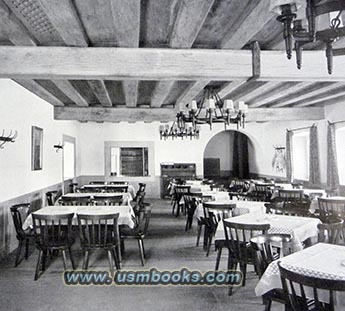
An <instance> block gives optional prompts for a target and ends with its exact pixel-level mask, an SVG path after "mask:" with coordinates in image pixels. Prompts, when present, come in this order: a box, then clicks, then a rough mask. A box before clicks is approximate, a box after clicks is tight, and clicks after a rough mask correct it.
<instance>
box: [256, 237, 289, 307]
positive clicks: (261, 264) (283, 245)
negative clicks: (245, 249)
mask: <svg viewBox="0 0 345 311" xmlns="http://www.w3.org/2000/svg"><path fill="white" fill-rule="evenodd" d="M291 240H292V236H291V235H290V234H265V235H259V236H256V237H253V238H251V239H250V244H251V246H252V248H253V249H254V250H255V251H256V272H257V273H258V275H259V278H261V277H262V275H263V274H264V272H265V270H266V269H267V267H268V266H269V264H270V263H271V262H272V261H274V260H278V259H279V258H281V257H283V256H286V255H289V254H291V253H292V245H291ZM262 300H263V303H264V305H265V311H269V310H271V305H272V301H276V302H279V303H282V304H284V305H285V310H288V307H289V299H288V297H287V296H286V295H285V294H284V291H283V290H282V289H273V290H271V291H269V292H267V293H265V294H264V295H263V296H262Z"/></svg>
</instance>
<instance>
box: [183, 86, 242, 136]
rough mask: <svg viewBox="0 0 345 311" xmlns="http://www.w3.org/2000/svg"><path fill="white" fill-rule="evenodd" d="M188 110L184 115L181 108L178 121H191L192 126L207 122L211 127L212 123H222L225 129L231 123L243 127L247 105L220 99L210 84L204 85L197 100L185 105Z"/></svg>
mask: <svg viewBox="0 0 345 311" xmlns="http://www.w3.org/2000/svg"><path fill="white" fill-rule="evenodd" d="M186 107H187V108H188V109H189V111H188V115H186V114H185V113H184V112H183V110H182V109H180V111H179V113H178V114H177V121H178V123H179V122H180V123H183V122H184V123H191V124H192V125H193V127H194V128H195V126H196V125H197V124H209V126H210V129H212V124H213V123H223V124H224V126H225V129H226V127H227V126H228V125H230V124H231V123H235V124H237V129H238V128H239V127H244V124H245V118H246V114H247V113H248V105H246V104H245V103H244V102H242V101H239V102H236V103H234V102H233V101H232V100H230V99H226V100H224V101H223V100H222V99H221V97H220V96H219V94H218V92H217V90H216V89H215V88H214V87H212V86H206V87H205V88H204V92H203V95H202V98H201V100H200V101H199V102H197V101H195V100H192V102H191V103H190V104H188V105H187V106H186Z"/></svg>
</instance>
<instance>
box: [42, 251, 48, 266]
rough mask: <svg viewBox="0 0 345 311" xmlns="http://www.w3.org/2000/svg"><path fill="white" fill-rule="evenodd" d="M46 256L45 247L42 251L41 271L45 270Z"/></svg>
mask: <svg viewBox="0 0 345 311" xmlns="http://www.w3.org/2000/svg"><path fill="white" fill-rule="evenodd" d="M47 256H48V250H46V249H45V250H44V251H43V252H42V271H45V270H46V263H47Z"/></svg>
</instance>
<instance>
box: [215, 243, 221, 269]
mask: <svg viewBox="0 0 345 311" xmlns="http://www.w3.org/2000/svg"><path fill="white" fill-rule="evenodd" d="M222 250H223V248H222V247H218V252H217V259H216V267H215V268H214V270H215V271H218V269H219V263H220V258H221V257H222Z"/></svg>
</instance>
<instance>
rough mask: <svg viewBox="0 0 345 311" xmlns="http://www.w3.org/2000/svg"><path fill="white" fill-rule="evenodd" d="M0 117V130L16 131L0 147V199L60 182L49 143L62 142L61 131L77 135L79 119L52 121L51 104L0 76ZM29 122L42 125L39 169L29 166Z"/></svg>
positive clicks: (55, 155) (57, 155)
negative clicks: (9, 140)
mask: <svg viewBox="0 0 345 311" xmlns="http://www.w3.org/2000/svg"><path fill="white" fill-rule="evenodd" d="M0 118H1V125H0V131H1V132H2V130H3V129H4V130H5V132H6V133H8V131H10V130H11V129H12V130H16V131H17V132H18V137H17V139H16V141H15V142H14V143H7V144H5V145H4V148H3V149H1V150H0V174H1V178H0V202H3V201H6V200H8V199H11V198H14V197H17V196H20V195H23V194H26V193H30V192H32V191H36V190H39V189H43V188H46V187H48V186H50V185H54V184H57V183H59V182H61V164H62V162H61V152H60V153H56V152H55V149H54V148H53V145H55V144H57V143H59V142H62V135H63V134H67V135H70V136H73V137H76V138H77V136H78V127H79V123H78V122H71V121H54V120H53V107H52V106H51V105H49V104H47V102H45V101H44V100H42V99H41V98H39V97H37V96H36V95H34V94H32V93H31V92H29V91H27V90H26V89H24V88H23V87H21V86H19V85H18V84H17V83H15V82H13V81H11V80H7V79H0ZM31 126H38V127H40V128H42V129H43V169H42V170H39V171H32V170H31ZM1 132H0V134H1ZM77 144H78V139H77ZM78 174H79V168H78V169H77V175H78Z"/></svg>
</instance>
